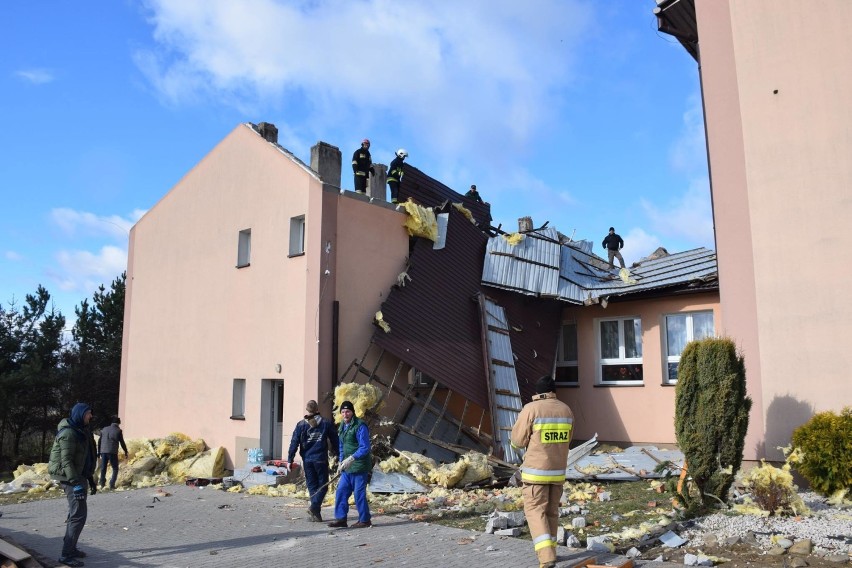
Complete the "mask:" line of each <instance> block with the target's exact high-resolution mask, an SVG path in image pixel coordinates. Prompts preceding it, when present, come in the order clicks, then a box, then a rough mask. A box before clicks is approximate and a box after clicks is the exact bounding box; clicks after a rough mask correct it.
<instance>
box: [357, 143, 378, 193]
mask: <svg viewBox="0 0 852 568" xmlns="http://www.w3.org/2000/svg"><path fill="white" fill-rule="evenodd" d="M372 172H373V158H372V157H371V156H370V141H369V140H367V139H366V138H364V140H362V141H361V147H360V148H358V149H357V150H355V153H354V154H352V173H354V174H355V191H357V192H358V193H367V176H368V175H370V174H371V173H372Z"/></svg>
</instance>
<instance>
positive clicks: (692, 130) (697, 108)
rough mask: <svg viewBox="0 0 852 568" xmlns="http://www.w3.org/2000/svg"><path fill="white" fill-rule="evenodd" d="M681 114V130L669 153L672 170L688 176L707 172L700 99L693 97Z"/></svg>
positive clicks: (702, 111) (702, 110)
mask: <svg viewBox="0 0 852 568" xmlns="http://www.w3.org/2000/svg"><path fill="white" fill-rule="evenodd" d="M687 105H688V108H687V110H686V111H685V112H684V113H683V130H682V131H681V133H680V135H679V136H678V138H677V139H676V140H675V142H674V144H673V145H672V148H671V150H670V152H669V160H670V163H671V166H672V169H674V170H675V171H678V172H683V173H686V174H688V175H694V174H696V173H705V174H706V172H707V145H706V143H705V137H704V109H703V108H702V106H701V97H700V96H699V95H693V96H691V97H689V100H688V101H687Z"/></svg>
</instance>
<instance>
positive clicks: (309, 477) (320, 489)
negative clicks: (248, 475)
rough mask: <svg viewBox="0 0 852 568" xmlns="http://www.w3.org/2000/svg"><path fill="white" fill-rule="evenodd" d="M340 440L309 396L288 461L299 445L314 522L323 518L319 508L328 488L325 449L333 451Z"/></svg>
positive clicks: (331, 425)
mask: <svg viewBox="0 0 852 568" xmlns="http://www.w3.org/2000/svg"><path fill="white" fill-rule="evenodd" d="M339 444H340V441H339V440H338V439H337V428H335V426H334V423H333V422H331V421H330V420H324V419H323V417H322V416H320V413H319V405H317V401H315V400H309V401H308V403H307V404H306V405H305V419H304V420H300V421H299V423H298V424H296V428H295V430H293V437H292V438H291V439H290V451H289V452H288V454H287V461H288V462H289V465H290V467H292V466H293V458H294V457H296V449H298V450H299V455H301V456H302V470H303V471H304V472H305V483H306V484H307V486H308V494H309V495H310V499H311V505H310V507H308V514H309V515H310V517H309V518H310V520H311V521H313V522H321V521H322V515H321V514H320V509H321V508H322V502H323V500H324V499H325V494H326V493H327V492H328V451H329V449H332V451H334V452H336V451H337V449H338V446H339Z"/></svg>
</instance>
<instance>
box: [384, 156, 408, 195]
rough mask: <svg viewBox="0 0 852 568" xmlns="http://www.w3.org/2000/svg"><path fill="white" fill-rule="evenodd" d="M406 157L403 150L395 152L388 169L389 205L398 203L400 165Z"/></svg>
mask: <svg viewBox="0 0 852 568" xmlns="http://www.w3.org/2000/svg"><path fill="white" fill-rule="evenodd" d="M407 157H408V152H406V151H405V148H400V149H399V150H397V151H396V157H395V158H394V159H393V161H392V162H391V163H390V167H389V168H388V185H389V186H390V194H391V203H399V185H400V184H401V183H402V175H403V173H404V172H403V169H402V164H403V162H404V161H405V159H406V158H407Z"/></svg>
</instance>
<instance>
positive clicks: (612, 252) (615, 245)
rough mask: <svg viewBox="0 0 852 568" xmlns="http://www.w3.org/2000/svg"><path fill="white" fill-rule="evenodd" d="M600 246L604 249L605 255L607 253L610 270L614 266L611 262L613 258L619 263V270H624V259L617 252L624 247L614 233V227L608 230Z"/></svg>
mask: <svg viewBox="0 0 852 568" xmlns="http://www.w3.org/2000/svg"><path fill="white" fill-rule="evenodd" d="M601 246H602V247H603V248H605V249H606V251H607V253H609V268H610V270H612V269H613V268H615V265H614V264H613V262H612V259H613V258H617V259H618V262H620V263H621V268H624V258H623V257H622V256H621V252H619V249H621V248H622V247H624V240H623V239H622V238H621V237H620V236H619V235H618V233H616V232H615V228H614V227H610V228H609V234H608V235H607V236H605V237H604V240H603V243H601Z"/></svg>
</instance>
